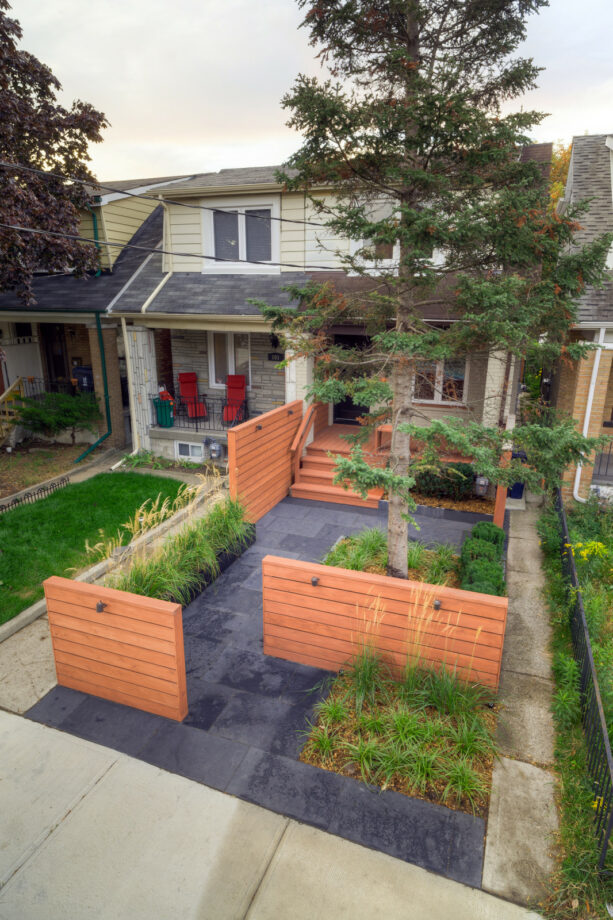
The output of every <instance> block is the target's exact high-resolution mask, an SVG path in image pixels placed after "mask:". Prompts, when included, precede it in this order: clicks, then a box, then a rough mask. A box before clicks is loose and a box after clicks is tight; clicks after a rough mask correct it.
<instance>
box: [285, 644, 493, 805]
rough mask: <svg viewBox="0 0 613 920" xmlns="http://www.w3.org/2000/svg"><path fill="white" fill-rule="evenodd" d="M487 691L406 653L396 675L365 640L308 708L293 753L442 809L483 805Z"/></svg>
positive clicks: (488, 737) (487, 768) (489, 715)
mask: <svg viewBox="0 0 613 920" xmlns="http://www.w3.org/2000/svg"><path fill="white" fill-rule="evenodd" d="M493 703H494V695H493V693H492V691H490V690H488V689H487V688H485V687H482V686H480V685H478V684H473V683H469V682H467V681H464V680H463V679H462V678H461V677H460V676H459V675H458V674H457V673H456V672H455V671H453V670H452V669H450V668H446V667H444V666H441V667H440V668H439V669H436V668H433V667H425V666H423V665H422V664H420V663H416V662H415V661H413V660H411V661H410V662H408V663H407V666H406V668H405V671H404V674H403V676H402V678H401V679H398V678H397V676H396V677H395V676H393V675H392V673H391V672H390V670H389V668H388V667H387V665H386V663H385V661H384V660H383V659H382V658H381V656H380V655H379V654H378V653H377V652H376V651H375V649H374V648H372V647H371V646H370V645H369V644H368V643H365V644H364V646H363V647H362V648H361V650H360V651H359V653H358V654H357V655H356V656H355V657H354V658H353V660H352V661H351V663H350V664H349V665H348V667H347V668H346V669H345V670H344V671H342V672H341V673H340V674H339V676H338V677H337V678H336V679H335V681H334V683H333V684H332V686H331V689H330V693H329V696H328V698H327V699H326V700H324V701H322V702H321V703H319V704H318V706H317V707H316V709H315V716H316V721H315V724H313V725H309V727H308V730H307V731H306V732H305V735H306V738H307V740H306V744H305V746H304V748H303V751H302V755H301V759H302V760H303V761H305V762H307V763H313V764H316V765H318V766H320V767H323V768H325V769H328V770H333V771H335V772H337V773H341V774H345V775H348V776H355V777H360V778H361V779H362V780H363V781H364V782H367V783H369V784H371V785H378V786H379V787H380V788H381V789H382V790H383V789H393V790H395V791H396V792H401V793H403V794H405V795H410V796H418V797H419V798H422V799H426V800H428V801H432V802H439V803H442V804H445V805H447V806H448V807H450V808H455V809H460V810H463V811H468V812H475V813H477V814H480V815H484V814H486V812H487V803H488V798H489V789H490V785H491V772H492V768H493V763H494V759H495V757H496V754H497V747H496V741H495V734H494V731H495V723H496V711H495V708H493Z"/></svg>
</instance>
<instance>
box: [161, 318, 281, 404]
mask: <svg viewBox="0 0 613 920" xmlns="http://www.w3.org/2000/svg"><path fill="white" fill-rule="evenodd" d="M249 338H250V351H251V389H250V390H249V391H248V394H247V396H248V400H249V410H250V412H252V413H256V412H258V413H259V412H268V411H269V410H270V409H275V408H277V406H282V405H283V403H284V402H285V401H286V400H285V371H284V370H277V368H276V365H275V363H274V362H273V361H269V360H268V354H269V352H272V351H273V348H272V346H271V344H270V336H269V334H268V333H255V332H252V333H251V334H250V337H249ZM171 344H172V363H173V369H174V373H175V376H177V375H178V374H181V373H184V372H190V371H193V372H195V373H196V374H197V375H198V388H199V391H200V392H201V393H202V394H203V395H205V396H209V397H212V398H216V399H223V398H224V396H225V389H224V388H219V387H212V386H210V383H209V359H208V333H207V332H204V331H200V330H191V329H185V330H175V329H173V330H172V337H171Z"/></svg>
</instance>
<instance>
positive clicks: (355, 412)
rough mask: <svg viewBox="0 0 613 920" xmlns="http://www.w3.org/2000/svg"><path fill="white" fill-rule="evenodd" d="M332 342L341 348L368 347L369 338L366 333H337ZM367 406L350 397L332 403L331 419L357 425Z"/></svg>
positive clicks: (366, 410)
mask: <svg viewBox="0 0 613 920" xmlns="http://www.w3.org/2000/svg"><path fill="white" fill-rule="evenodd" d="M334 344H335V345H340V346H341V347H343V348H368V346H369V345H370V339H369V338H368V336H366V335H355V334H349V333H347V334H346V333H342V334H341V333H339V334H338V335H335V336H334ZM368 411H369V410H368V406H360V405H359V404H358V403H354V401H353V400H352V399H350V398H347V399H343V400H342V402H338V403H334V414H333V416H332V420H333V422H334V424H336V425H358V424H359V422H358V418H359V417H360V416H362V415H367V414H368Z"/></svg>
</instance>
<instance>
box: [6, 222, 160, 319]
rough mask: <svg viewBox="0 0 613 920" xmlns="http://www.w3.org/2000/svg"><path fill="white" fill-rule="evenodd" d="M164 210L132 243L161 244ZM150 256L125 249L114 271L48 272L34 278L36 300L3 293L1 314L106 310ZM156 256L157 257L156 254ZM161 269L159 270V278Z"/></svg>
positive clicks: (143, 228)
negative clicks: (81, 275)
mask: <svg viewBox="0 0 613 920" xmlns="http://www.w3.org/2000/svg"><path fill="white" fill-rule="evenodd" d="M162 220H163V209H162V206H161V205H160V206H159V207H157V208H156V209H155V211H153V213H152V214H150V215H149V217H148V218H147V220H146V221H145V222H144V223H143V224H142V226H141V227H139V229H138V230H137V231H136V233H135V234H134V236H133V237H132V239H131V240H130V243H131V244H133V245H138V246H143V247H145V248H146V249H150V248H152V247H155V246H158V245H159V244H160V242H161V239H162ZM146 258H147V253H146V252H140V251H139V250H135V249H124V250H122V252H121V253H120V255H119V258H118V259H117V261H116V262H115V265H114V269H113V272H112V273H111V272H103V273H102V274H101V275H99V276H98V277H96V276H95V275H93V274H92V275H88V276H87V277H85V278H74V277H73V276H72V275H44V276H41V277H38V278H34V280H33V282H32V289H33V291H34V297H35V299H36V303H35V304H32V306H31V307H24V305H23V303H22V302H21V301H20V300H19V299H18V297H17V295H16V294H15V292H14V291H7V292H5V293H2V294H0V314H1V312H2V311H4V312H6V311H8V310H12V311H19V312H24V313H27V312H28V311H32V312H38V313H41V312H45V311H50V312H51V311H57V310H61V311H64V312H66V313H79V312H83V311H86V312H88V313H91V312H96V313H103V312H104V311H105V310H106V308H107V307H108V305H109V304H110V303H111V301H112V300H113V298H114V297H115V296H116V295H117V294H118V293H119V292H120V291H121V289H122V287H123V286H124V285H125V284H126V282H127V281H128V280H129V279H130V278H131V277H132V275H133V274H134V272H135V271H136V270H137V268H138V267H139V266H140V265H142V264H143V262H144V261H145V260H146ZM152 258H155V256H153V257H152ZM159 276H160V272H159V270H158V281H159Z"/></svg>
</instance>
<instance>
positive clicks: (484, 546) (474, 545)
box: [460, 537, 500, 569]
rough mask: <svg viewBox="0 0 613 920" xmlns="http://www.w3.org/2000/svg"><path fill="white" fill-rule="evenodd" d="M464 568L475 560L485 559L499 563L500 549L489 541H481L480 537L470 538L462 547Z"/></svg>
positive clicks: (461, 557) (461, 555) (461, 556)
mask: <svg viewBox="0 0 613 920" xmlns="http://www.w3.org/2000/svg"><path fill="white" fill-rule="evenodd" d="M460 559H461V561H462V568H463V569H464V568H465V567H466V566H467V565H468V563H469V562H474V560H475V559H485V560H487V561H488V562H498V561H499V559H500V553H499V552H498V548H497V547H496V546H494V544H493V543H490V542H489V540H481V539H479V538H478V537H469V538H468V540H466V541H465V542H464V545H463V546H462V552H461V553H460Z"/></svg>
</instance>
